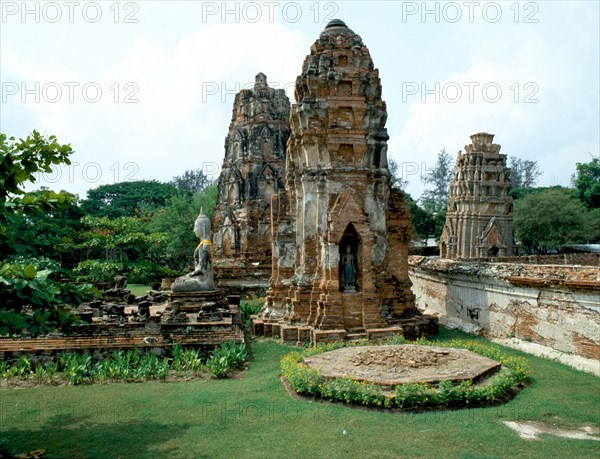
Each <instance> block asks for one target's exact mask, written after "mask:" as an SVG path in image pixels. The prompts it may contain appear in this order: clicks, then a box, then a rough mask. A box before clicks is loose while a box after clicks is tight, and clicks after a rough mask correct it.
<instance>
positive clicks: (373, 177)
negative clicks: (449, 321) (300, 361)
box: [255, 20, 429, 341]
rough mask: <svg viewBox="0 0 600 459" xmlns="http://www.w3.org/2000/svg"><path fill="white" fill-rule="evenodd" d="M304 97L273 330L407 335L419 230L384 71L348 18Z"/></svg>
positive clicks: (280, 200)
mask: <svg viewBox="0 0 600 459" xmlns="http://www.w3.org/2000/svg"><path fill="white" fill-rule="evenodd" d="M295 98H296V101H297V103H296V104H295V105H293V106H292V113H291V117H290V124H291V136H290V140H289V142H288V148H287V158H286V187H285V190H280V191H279V192H278V193H276V194H275V195H274V197H273V201H272V206H271V221H272V234H273V250H272V253H273V257H272V269H273V273H272V277H271V282H270V289H269V292H268V296H267V304H266V308H265V310H264V311H263V313H262V320H264V321H265V322H264V326H265V330H266V329H267V328H269V327H271V328H273V330H275V329H276V328H278V329H280V330H281V337H282V339H283V340H291V341H296V340H299V341H305V340H308V339H312V340H314V341H319V340H334V339H340V338H342V339H343V338H344V337H345V336H346V334H365V335H367V336H369V332H370V331H373V332H374V331H375V330H380V329H382V328H383V329H387V328H389V327H391V326H392V325H394V326H396V327H395V328H394V330H393V333H397V332H402V329H401V328H399V327H398V325H399V324H403V325H404V321H410V320H411V319H412V318H415V317H419V316H420V314H419V312H418V311H417V309H416V308H415V305H414V296H413V294H412V292H411V290H410V281H409V279H408V265H407V255H408V241H409V240H410V221H409V217H408V214H407V212H406V210H405V208H404V198H403V195H402V193H401V192H397V191H394V190H392V189H391V188H390V172H389V170H388V165H387V140H388V134H387V131H386V128H385V122H386V119H387V112H386V107H385V102H383V100H382V99H381V83H380V79H379V73H378V70H377V69H375V68H374V65H373V61H372V59H371V56H370V54H369V50H368V49H367V47H366V46H365V45H364V44H363V42H362V39H361V38H360V36H358V35H357V34H355V33H354V32H353V31H352V30H350V29H349V28H348V27H347V26H346V25H345V24H344V23H343V22H342V21H340V20H334V21H331V22H330V23H329V24H328V25H327V27H326V28H325V30H324V31H323V32H322V33H321V35H320V36H319V39H318V40H317V41H316V42H315V43H314V45H313V46H312V47H311V52H310V55H308V56H307V57H306V59H305V61H304V64H303V66H302V74H301V75H300V76H299V77H298V78H297V80H296V88H295ZM255 323H256V324H258V322H255ZM276 323H277V324H279V325H271V324H276ZM428 324H429V322H428V321H427V320H424V323H423V327H422V329H421V328H419V327H417V329H418V330H417V331H416V332H415V333H416V334H417V335H419V334H421V333H423V334H426V333H427V331H428V330H427V326H428ZM259 327H260V325H259ZM273 333H275V331H273Z"/></svg>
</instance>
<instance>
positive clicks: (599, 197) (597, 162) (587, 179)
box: [573, 158, 600, 209]
mask: <svg viewBox="0 0 600 459" xmlns="http://www.w3.org/2000/svg"><path fill="white" fill-rule="evenodd" d="M576 167H577V172H576V173H575V176H574V177H573V185H575V188H576V189H577V194H578V196H579V199H581V201H582V202H583V203H584V204H585V205H586V206H587V207H588V208H589V209H597V208H600V158H593V159H592V160H591V161H590V162H589V163H577V166H576Z"/></svg>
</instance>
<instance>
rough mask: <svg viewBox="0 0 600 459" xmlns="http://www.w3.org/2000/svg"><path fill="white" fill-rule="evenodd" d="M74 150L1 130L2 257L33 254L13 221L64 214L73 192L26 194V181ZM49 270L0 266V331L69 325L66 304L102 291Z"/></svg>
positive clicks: (72, 319) (71, 317) (24, 332)
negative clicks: (55, 275)
mask: <svg viewBox="0 0 600 459" xmlns="http://www.w3.org/2000/svg"><path fill="white" fill-rule="evenodd" d="M72 153H73V150H72V149H71V146H70V145H68V144H65V145H60V144H59V143H58V141H57V139H56V137H55V136H50V137H46V136H43V135H41V134H40V133H38V132H37V131H33V132H32V133H31V134H30V135H29V136H27V138H26V139H19V140H18V141H15V138H14V137H10V138H8V137H7V136H6V135H5V134H0V170H2V174H0V204H1V206H0V242H1V243H2V244H1V247H2V249H1V250H2V252H3V256H5V255H7V254H17V253H21V252H22V253H28V252H34V251H35V250H34V248H32V247H29V246H28V245H27V240H25V239H22V238H21V239H19V240H17V238H15V236H14V235H13V234H12V233H11V232H9V230H10V229H14V228H13V227H12V225H18V224H19V223H20V222H21V223H22V222H24V221H25V220H24V219H30V220H31V221H34V220H35V219H37V218H39V217H40V215H42V214H45V215H49V214H52V213H53V212H59V211H61V210H62V209H64V206H65V205H67V206H68V205H69V204H71V203H73V202H74V197H73V195H70V194H68V193H66V192H60V193H55V192H53V191H50V190H40V191H38V192H34V193H26V192H25V191H24V184H25V183H27V182H35V175H34V173H35V172H38V171H44V172H52V165H57V164H61V163H64V164H70V160H69V156H70V155H71V154H72ZM51 274H52V272H51V271H50V270H49V269H43V270H39V269H38V268H37V267H36V266H35V264H34V263H30V262H27V261H24V260H22V261H20V262H19V261H14V262H12V263H9V262H6V261H4V262H2V264H1V265H0V297H1V298H2V303H1V304H0V335H11V336H12V335H29V336H36V335H39V334H44V333H47V332H49V331H51V330H53V329H55V328H57V327H59V328H62V329H65V328H66V327H68V326H69V325H71V324H73V323H74V322H76V320H77V318H76V316H74V315H72V314H71V313H70V312H68V311H67V310H66V309H65V308H64V307H63V305H64V304H65V303H70V304H79V303H80V302H81V301H83V300H85V299H91V298H93V297H94V296H95V294H96V293H97V292H96V291H95V290H93V289H92V288H91V286H89V285H79V286H76V285H73V284H70V283H68V282H67V283H65V282H58V281H56V280H54V279H53V278H52V276H51Z"/></svg>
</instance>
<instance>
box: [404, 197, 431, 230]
mask: <svg viewBox="0 0 600 459" xmlns="http://www.w3.org/2000/svg"><path fill="white" fill-rule="evenodd" d="M405 202H406V206H407V210H408V213H409V214H410V221H411V223H412V229H413V239H414V240H421V241H426V240H427V239H428V238H429V237H430V236H433V235H434V234H435V220H434V218H433V215H432V214H431V212H428V211H426V210H425V209H423V208H421V207H419V204H418V203H417V201H415V200H414V199H413V198H412V197H411V196H410V195H409V194H406V195H405Z"/></svg>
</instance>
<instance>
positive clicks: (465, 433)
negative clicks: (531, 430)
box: [0, 331, 600, 458]
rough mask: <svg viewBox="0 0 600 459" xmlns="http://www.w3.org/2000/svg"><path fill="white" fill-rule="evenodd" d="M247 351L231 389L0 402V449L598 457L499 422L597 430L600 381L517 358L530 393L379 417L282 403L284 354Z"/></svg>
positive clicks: (585, 444)
mask: <svg viewBox="0 0 600 459" xmlns="http://www.w3.org/2000/svg"><path fill="white" fill-rule="evenodd" d="M441 337H442V338H443V339H450V338H453V337H462V338H471V337H469V336H467V335H463V334H459V333H456V332H448V331H443V332H442V335H441ZM252 349H253V353H254V357H253V360H252V361H251V362H250V366H249V369H248V372H247V373H246V374H245V376H244V377H243V378H242V379H229V380H210V381H190V382H182V383H159V382H148V383H139V384H111V385H94V386H77V387H71V386H67V387H36V388H30V389H7V390H2V391H0V445H3V446H4V447H5V448H7V449H8V450H9V451H11V452H12V453H13V454H16V453H22V452H27V451H31V450H34V449H40V448H44V449H47V456H46V457H61V458H62V457H101V458H107V457H121V458H140V457H157V458H158V457H160V458H164V457H198V458H201V457H211V458H212V457H215V458H218V457H225V458H231V457H244V458H246V457H249V458H252V457H258V458H264V457H269V458H313V457H314V458H321V457H326V458H337V457H340V458H341V457H350V458H355V457H361V458H363V457H374V458H397V457H415V458H416V457H419V458H421V457H426V458H430V457H431V458H438V457H444V458H505V457H511V458H513V457H514V458H562V457H569V458H590V457H599V456H600V442H596V441H591V440H571V439H565V438H560V437H556V436H551V435H543V436H542V437H541V439H540V440H537V441H532V440H529V441H528V440H522V439H520V438H519V436H518V435H517V433H515V432H514V431H512V430H511V429H509V428H508V427H506V426H505V425H504V424H502V422H501V421H503V420H516V421H530V420H536V421H542V422H546V423H549V424H557V425H559V426H561V427H564V428H577V427H580V426H582V425H590V426H595V427H599V426H600V379H598V378H596V377H594V376H592V375H588V374H585V373H581V372H578V371H576V370H572V369H570V368H569V367H566V366H564V365H561V364H559V363H556V362H552V361H548V360H543V359H540V358H536V357H531V356H527V357H528V359H529V362H530V366H531V369H532V383H531V385H530V386H529V387H527V388H526V389H524V390H523V391H521V392H520V393H519V394H518V395H517V396H516V397H515V398H514V399H513V400H511V401H509V402H508V403H506V404H503V405H499V406H495V407H488V408H477V409H463V410H456V411H430V412H421V413H389V412H379V411H371V410H365V409H361V408H353V407H350V406H346V405H342V404H329V403H326V402H320V401H314V400H306V399H301V398H295V397H290V396H289V395H288V394H287V393H286V391H285V389H284V388H283V386H282V384H281V382H280V381H279V379H278V375H279V358H280V357H281V356H282V355H284V354H285V353H287V352H289V351H291V350H293V349H294V347H292V346H285V345H281V344H279V343H276V342H273V341H258V342H255V343H254V344H253V345H252ZM506 353H509V354H514V355H523V354H520V353H519V352H516V351H513V350H510V349H506Z"/></svg>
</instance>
